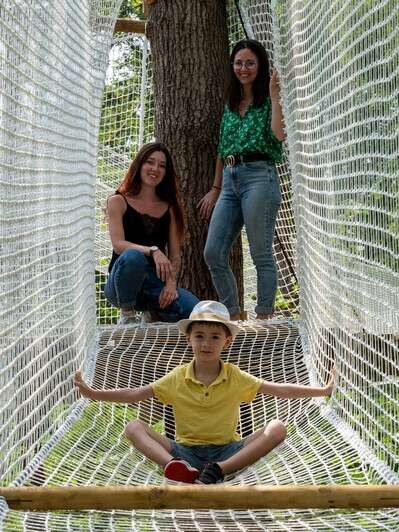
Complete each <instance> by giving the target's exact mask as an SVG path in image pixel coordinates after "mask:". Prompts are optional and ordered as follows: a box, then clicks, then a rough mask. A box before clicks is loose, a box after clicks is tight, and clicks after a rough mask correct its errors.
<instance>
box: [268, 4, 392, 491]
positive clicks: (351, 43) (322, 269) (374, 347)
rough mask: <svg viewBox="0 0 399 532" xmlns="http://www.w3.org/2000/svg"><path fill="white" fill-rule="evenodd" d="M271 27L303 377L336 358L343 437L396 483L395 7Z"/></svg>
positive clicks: (283, 15) (353, 9) (301, 13)
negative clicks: (294, 233)
mask: <svg viewBox="0 0 399 532" xmlns="http://www.w3.org/2000/svg"><path fill="white" fill-rule="evenodd" d="M275 21H276V26H277V28H276V33H275V34H276V42H277V43H278V53H277V56H278V58H279V68H280V70H281V73H282V79H283V93H284V113H285V116H286V124H287V132H288V144H289V152H290V165H291V168H292V171H293V188H294V192H295V201H294V206H295V214H296V220H297V224H298V226H299V227H300V231H299V234H298V242H297V255H298V270H299V275H300V286H301V302H302V318H303V323H304V329H303V331H304V337H305V338H307V345H306V347H307V352H308V353H309V364H310V368H311V371H312V374H313V375H314V376H317V375H318V374H319V372H320V370H321V369H322V368H324V367H325V363H326V362H325V361H326V354H327V355H332V356H333V357H334V358H335V360H336V363H337V367H338V370H339V374H340V390H339V392H338V393H337V394H336V395H335V398H334V409H335V410H336V412H337V414H338V418H339V419H340V421H341V422H342V421H344V422H345V423H346V424H347V428H348V432H347V437H348V438H351V439H352V441H353V442H355V440H356V438H355V435H354V434H353V433H351V431H350V429H352V430H353V431H354V432H355V434H357V435H358V437H359V439H360V440H361V442H359V445H360V446H361V447H362V446H363V445H365V446H366V447H367V448H368V449H369V450H371V452H372V454H373V455H374V457H375V458H376V460H381V464H380V466H381V472H382V471H385V473H384V476H385V478H386V479H387V480H390V481H396V482H397V481H398V473H399V441H398V434H399V424H398V423H399V421H398V420H399V370H398V361H399V356H398V341H397V339H398V337H397V332H398V329H399V314H398V312H397V309H398V304H399V293H398V289H397V287H398V286H399V273H398V258H399V244H398V228H399V224H398V212H399V207H398V172H399V165H398V158H397V154H398V148H399V140H398V131H399V113H398V110H399V108H398V101H399V84H398V83H397V81H398V71H399V54H398V49H399V30H398V21H399V8H398V5H397V3H396V2H393V1H379V2H373V3H372V4H371V3H370V2H368V1H353V0H352V1H346V2H338V1H337V2H330V3H328V4H326V3H325V2H315V1H311V2H292V3H290V4H289V5H288V4H286V3H285V2H277V3H276V12H275ZM363 452H366V450H365V449H364V448H363Z"/></svg>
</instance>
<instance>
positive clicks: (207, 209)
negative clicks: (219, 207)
mask: <svg viewBox="0 0 399 532" xmlns="http://www.w3.org/2000/svg"><path fill="white" fill-rule="evenodd" d="M219 194H220V190H218V189H217V188H211V190H210V191H209V192H208V193H207V194H205V196H204V197H203V198H202V199H201V200H200V201H199V203H198V205H197V207H198V208H199V211H200V216H201V218H205V220H209V218H210V217H211V214H212V211H213V208H214V207H215V203H216V202H217V199H218V197H219Z"/></svg>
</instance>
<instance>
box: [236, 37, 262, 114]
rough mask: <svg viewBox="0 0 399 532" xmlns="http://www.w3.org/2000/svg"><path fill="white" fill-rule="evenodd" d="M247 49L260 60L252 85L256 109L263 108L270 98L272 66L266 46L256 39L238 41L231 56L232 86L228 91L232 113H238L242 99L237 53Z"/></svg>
mask: <svg viewBox="0 0 399 532" xmlns="http://www.w3.org/2000/svg"><path fill="white" fill-rule="evenodd" d="M245 48H248V50H251V52H253V53H254V54H255V55H256V57H257V59H258V75H257V76H256V78H255V80H254V82H253V84H252V92H253V105H254V107H261V106H262V105H263V104H264V103H265V100H266V98H267V97H268V96H269V83H270V74H269V68H270V65H269V58H268V56H267V52H266V50H265V48H264V46H263V45H262V44H261V43H260V42H258V41H255V40H254V39H243V40H242V41H238V42H237V43H236V44H235V45H234V48H233V50H232V52H231V55H230V85H229V87H228V89H227V105H228V106H229V108H230V109H231V110H232V111H238V107H239V105H240V101H241V99H242V89H241V83H240V82H239V81H238V79H237V77H236V75H235V74H234V68H233V63H234V58H235V56H236V54H237V52H239V51H240V50H244V49H245Z"/></svg>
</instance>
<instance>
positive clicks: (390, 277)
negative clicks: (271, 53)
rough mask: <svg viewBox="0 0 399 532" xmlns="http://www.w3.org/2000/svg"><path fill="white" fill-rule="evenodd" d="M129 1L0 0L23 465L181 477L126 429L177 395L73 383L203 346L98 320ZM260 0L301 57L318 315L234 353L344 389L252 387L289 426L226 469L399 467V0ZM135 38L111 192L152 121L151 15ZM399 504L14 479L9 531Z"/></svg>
mask: <svg viewBox="0 0 399 532" xmlns="http://www.w3.org/2000/svg"><path fill="white" fill-rule="evenodd" d="M118 4H119V2H117V1H116V0H115V2H113V1H111V0H107V1H105V0H104V1H102V2H100V1H98V2H93V1H92V2H90V3H89V2H87V1H85V0H82V1H81V2H79V6H77V3H74V2H61V1H60V0H56V1H54V2H51V3H48V2H45V1H40V2H37V1H35V2H33V1H28V0H26V1H22V0H21V1H18V2H17V1H16V0H14V1H7V0H6V1H5V2H4V1H3V3H2V4H1V5H0V66H1V68H0V113H1V122H0V152H1V158H0V209H1V210H0V212H1V214H0V216H1V218H0V220H1V222H0V228H1V230H0V253H1V262H0V264H1V270H0V285H1V293H2V308H1V310H0V345H1V357H0V478H1V484H2V485H5V486H7V485H16V486H19V485H32V484H36V485H38V484H43V485H54V484H56V485H71V484H73V485H90V484H99V485H112V484H158V483H163V482H164V479H163V476H162V474H161V472H160V471H159V470H158V468H157V467H156V466H155V465H154V464H153V463H151V462H150V461H148V460H146V459H144V458H143V457H142V456H141V455H140V454H139V453H137V452H136V451H135V450H134V449H132V448H131V447H130V446H129V445H128V443H127V441H126V440H125V438H124V437H123V435H122V433H123V427H124V425H125V424H126V422H127V421H128V420H130V419H133V418H135V417H139V418H140V419H143V420H144V421H147V422H149V423H151V424H152V425H153V426H154V427H155V428H157V429H158V430H165V431H166V432H167V433H168V434H170V435H171V434H172V432H173V421H172V419H171V415H170V413H169V412H167V411H166V412H163V409H162V407H161V405H160V404H158V403H157V402H156V401H149V402H146V403H143V404H141V405H140V406H137V407H132V406H120V405H108V404H98V403H90V402H88V401H86V400H82V399H80V400H78V398H77V395H76V392H74V391H73V386H72V375H73V372H74V370H75V369H76V368H77V367H78V366H80V365H82V364H83V365H84V368H85V375H86V376H87V377H88V378H89V379H93V383H94V386H96V387H100V388H102V387H114V386H138V385H141V384H146V383H148V382H151V381H153V380H154V379H155V378H157V377H159V376H161V375H163V374H164V373H165V372H166V371H169V370H170V369H172V368H173V367H175V366H176V365H177V364H179V363H181V362H185V361H187V360H189V359H190V353H189V351H188V349H187V345H186V343H185V341H184V339H183V338H181V337H180V336H179V335H178V332H177V330H176V328H175V327H174V326H172V325H150V326H147V327H141V326H135V327H104V328H98V329H97V339H96V329H95V314H96V305H95V294H94V290H93V283H94V270H96V272H97V275H98V276H100V274H101V275H103V274H104V266H105V264H104V263H105V261H104V259H107V257H108V253H109V249H110V246H109V242H108V241H107V236H106V228H105V227H104V225H103V223H104V222H103V221H102V218H101V210H98V211H97V215H95V213H94V203H95V191H94V176H95V172H96V148H97V146H96V142H95V140H93V139H95V136H96V131H97V128H98V124H99V121H100V107H101V91H102V88H103V82H104V79H105V74H106V65H107V53H108V49H109V46H110V44H111V32H112V27H113V23H114V17H115V15H116V13H117V11H118V7H119V6H118ZM233 7H234V6H232V10H231V15H230V19H231V20H234V22H233V23H232V24H231V26H232V35H237V34H238V33H240V32H241V31H242V30H241V29H240V25H239V23H238V19H237V18H236V15H234V19H233V18H232V17H233V13H234V11H233ZM240 9H241V14H242V18H243V21H244V25H245V28H246V29H247V32H249V31H251V32H252V34H253V35H254V36H255V38H258V39H259V40H262V41H263V42H264V43H265V45H266V46H267V47H268V49H269V50H271V43H272V42H274V43H275V52H276V58H277V65H278V67H279V70H280V73H281V79H282V88H283V101H284V102H283V103H284V110H285V117H286V125H287V133H288V147H289V166H290V168H291V169H292V183H293V187H292V193H291V192H290V185H289V183H290V177H289V174H288V172H287V168H288V167H287V165H286V164H285V165H284V166H282V168H281V175H282V176H283V182H284V183H287V185H286V193H285V196H284V197H285V201H286V202H287V203H286V205H287V208H284V209H283V210H282V214H281V215H280V219H279V226H278V231H279V236H280V240H281V242H283V243H285V244H286V247H287V249H288V250H290V251H289V252H287V256H288V257H290V258H292V256H293V255H294V251H293V250H294V244H295V245H296V254H297V272H298V275H299V281H300V286H301V320H300V322H294V321H292V322H291V321H284V320H276V321H274V322H268V323H267V324H265V323H263V324H256V323H254V322H248V323H246V324H245V325H244V327H243V332H242V333H241V334H240V335H239V336H238V338H237V340H236V341H235V343H234V345H233V346H232V347H231V348H230V350H229V352H228V353H226V355H225V358H226V359H228V360H230V361H232V362H235V363H238V364H239V365H240V367H242V368H243V369H245V370H248V371H250V372H251V373H253V374H254V375H259V376H262V377H263V378H266V379H271V380H273V381H276V382H282V381H289V382H301V383H308V382H312V383H315V382H318V383H324V382H325V381H326V379H327V375H328V372H329V370H330V368H331V366H332V364H333V363H335V364H336V366H337V368H338V374H339V378H338V382H337V389H336V391H335V392H334V394H333V397H332V399H331V400H330V401H328V402H326V401H325V400H321V401H316V400H296V401H283V400H276V399H274V398H268V397H259V398H257V399H256V401H255V402H254V403H253V404H252V405H250V406H248V407H245V408H243V410H242V413H241V425H240V429H241V431H242V433H243V434H246V433H247V432H248V431H252V430H254V429H256V428H258V427H260V426H262V425H263V424H265V423H266V422H267V421H268V420H271V419H273V418H275V417H279V418H280V419H281V420H283V421H284V422H286V423H287V425H288V429H289V436H288V438H287V441H286V442H285V443H284V444H283V445H282V446H280V447H279V448H278V449H276V450H275V451H273V452H272V453H271V454H270V455H268V456H267V457H266V459H264V460H261V461H259V462H258V463H257V464H256V465H254V466H252V467H250V468H248V469H246V470H245V471H243V472H240V473H239V474H238V475H236V476H235V477H233V478H231V479H228V480H227V482H229V483H232V484H241V483H242V484H257V483H264V484H303V483H312V484H329V483H338V484H340V483H345V484H346V483H357V484H369V483H384V482H390V483H398V482H399V421H398V420H399V356H398V319H399V318H398V313H397V308H398V303H399V301H398V290H397V286H398V285H399V279H398V277H399V275H398V255H399V253H398V251H399V250H398V247H399V246H398V239H397V234H398V213H399V207H398V199H397V192H398V190H397V188H398V181H397V175H398V170H399V168H398V158H397V155H398V153H399V140H398V131H399V127H398V126H399V124H398V122H399V116H398V115H399V106H398V101H399V94H398V92H399V89H398V83H397V81H398V80H397V78H398V71H399V58H398V49H399V30H398V27H399V25H398V22H399V20H398V18H399V8H398V7H397V6H396V3H395V2H393V1H385V2H383V1H377V2H374V3H372V4H371V3H370V2H369V1H368V0H351V1H345V2H340V1H338V0H336V1H332V2H330V3H328V4H326V3H325V2H323V1H321V0H312V1H310V0H309V1H307V2H303V1H301V2H299V1H293V2H290V3H289V5H287V3H286V2H282V1H281V2H280V1H278V2H274V3H273V24H272V17H271V15H270V13H271V11H270V6H269V2H256V1H249V0H248V1H242V2H240ZM65 28H68V31H65ZM272 31H273V36H272ZM130 39H132V37H130ZM122 41H123V44H122ZM129 42H130V44H127V45H126V46H127V47H130V50H129V53H128V54H126V57H128V56H129V59H126V61H127V63H128V64H129V65H131V64H133V65H135V66H134V69H135V70H134V72H135V73H136V74H137V80H138V81H136V82H135V83H133V85H132V84H131V83H130V81H129V82H127V80H128V79H130V78H129V76H131V77H133V75H131V73H130V70H129V69H130V66H129V67H127V68H126V70H125V73H126V78H122V79H119V80H115V79H114V80H113V86H112V87H110V84H111V82H110V79H112V76H113V74H114V73H115V70H116V69H115V68H114V69H112V68H111V69H109V71H108V74H107V80H106V90H105V94H107V92H108V94H110V93H112V94H113V96H110V97H109V100H106V101H108V102H110V103H109V111H110V112H109V114H108V115H107V113H106V111H107V109H106V107H107V105H106V104H105V103H104V104H103V112H102V116H103V118H102V124H103V125H102V128H101V129H100V145H99V150H98V152H99V159H98V165H97V168H98V177H99V179H98V180H97V193H96V194H97V197H98V198H99V199H98V201H97V204H98V205H100V207H101V208H102V207H103V205H104V198H105V197H106V196H107V195H108V193H109V191H112V190H114V187H115V184H116V183H117V182H119V180H120V177H121V175H122V174H123V172H124V171H125V169H126V162H127V161H128V160H129V159H130V157H131V156H132V154H133V153H135V151H136V150H137V147H138V146H139V145H140V144H141V143H142V142H146V141H147V140H149V139H150V138H151V136H152V125H151V124H152V116H153V112H152V104H151V90H150V68H149V64H148V59H147V58H148V55H147V56H145V53H144V49H145V46H146V44H145V40H144V38H143V37H139V36H135V37H133V42H132V41H129ZM124 46H125V44H124V40H123V39H121V41H120V43H119V44H118V45H114V46H113V50H114V51H113V52H112V53H114V54H115V56H116V57H115V56H114V58H113V61H124V60H125V59H124V57H125V56H124V54H123V49H124ZM131 50H133V52H132V54H133V55H132V57H133V59H131V58H130V57H131V56H130V53H131ZM145 61H147V67H148V68H147V67H146V68H144V66H143V63H144V62H145ZM122 70H123V68H122ZM124 81H126V83H124ZM118 82H120V83H119V86H117V85H118ZM133 87H135V88H133ZM124 91H126V92H127V93H128V94H129V95H130V96H126V98H125V100H123V97H124V96H122V95H123V94H124V93H125V92H124ZM129 91H130V92H129ZM138 95H139V99H138ZM143 100H144V101H143ZM118 105H122V106H123V109H124V108H125V106H126V107H127V106H131V107H130V108H129V112H128V113H127V114H130V115H132V114H133V115H134V116H135V117H136V118H137V119H136V122H135V125H132V124H131V123H130V122H129V124H128V125H127V126H126V128H125V129H124V124H121V123H120V124H118V125H117V126H116V125H115V127H114V125H113V120H114V118H113V114H114V113H113V112H112V107H113V106H118ZM107 121H108V122H109V123H110V124H111V125H110V127H109V128H107V127H105V126H104V124H106V123H107ZM111 126H112V127H111ZM118 128H119V131H120V133H118V134H116V133H115V134H114V135H113V136H109V137H107V136H105V134H104V132H105V131H106V130H107V129H108V130H109V131H114V130H115V131H117V130H118ZM101 135H103V136H101ZM291 194H292V195H293V199H292V203H293V205H294V207H295V219H296V223H297V228H298V239H297V241H296V238H295V230H294V226H293V221H292V215H291V212H290V209H289V208H288V206H289V202H290V201H291ZM95 221H96V226H97V230H96V256H95V257H94V253H93V249H94V226H95ZM101 267H102V268H103V269H101ZM246 276H248V277H250V275H249V274H248V275H247V274H246ZM97 281H98V283H99V282H100V281H101V278H100V277H98V279H97ZM98 283H97V284H98ZM291 284H294V283H293V282H291ZM280 286H281V285H280ZM287 286H289V282H287ZM287 292H288V289H287ZM289 293H292V291H290V292H289ZM293 308H296V307H293ZM108 310H109V309H108ZM101 316H103V317H102V318H101ZM97 319H98V320H99V321H101V320H102V322H103V323H109V321H108V320H112V319H114V316H112V315H111V316H110V315H109V314H108V315H107V314H106V313H105V312H104V314H101V313H99V312H97ZM96 351H97V353H96ZM163 420H165V421H163ZM398 520H399V512H398V511H396V510H389V509H386V510H381V511H369V512H338V511H333V510H324V511H310V510H301V511H293V510H286V511H273V512H272V511H266V510H265V511H258V510H257V511H237V512H236V511H227V510H226V511H196V512H193V511H190V510H187V511H181V510H179V511H136V512H123V511H110V512H94V511H92V512H79V513H78V512H53V513H50V512H48V513H44V512H37V513H29V512H16V511H11V510H10V509H9V508H8V507H7V504H6V502H5V501H4V500H2V499H1V498H0V529H4V530H7V531H8V530H10V531H14V530H15V531H16V530H28V531H31V530H40V531H42V530H50V531H58V530H73V531H74V530H118V531H119V530H121V531H122V530H140V531H141V530H171V529H174V530H182V531H183V530H184V531H189V530H197V531H199V530H200V531H202V530H203V531H210V530H212V531H213V530H267V531H269V530H270V531H272V530H273V531H274V530H286V531H287V530H288V531H290V530H315V531H323V530H340V531H342V530H373V531H375V530H392V531H393V530H397V523H398Z"/></svg>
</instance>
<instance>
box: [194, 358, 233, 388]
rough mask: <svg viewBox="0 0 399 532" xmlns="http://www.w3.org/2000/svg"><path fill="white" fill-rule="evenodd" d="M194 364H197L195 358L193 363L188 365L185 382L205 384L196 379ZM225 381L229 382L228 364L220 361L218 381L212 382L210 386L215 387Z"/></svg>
mask: <svg viewBox="0 0 399 532" xmlns="http://www.w3.org/2000/svg"><path fill="white" fill-rule="evenodd" d="M194 362H195V359H194V358H193V359H192V361H191V362H190V363H189V364H188V365H187V367H186V372H185V374H184V378H185V380H190V381H193V382H196V383H197V384H203V383H202V382H200V381H199V380H198V379H196V377H195V371H194ZM225 380H227V367H226V364H225V363H224V362H223V360H220V371H219V375H218V376H217V377H216V379H215V380H214V381H213V382H212V384H211V385H210V386H213V385H215V384H218V383H219V382H222V381H225Z"/></svg>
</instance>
